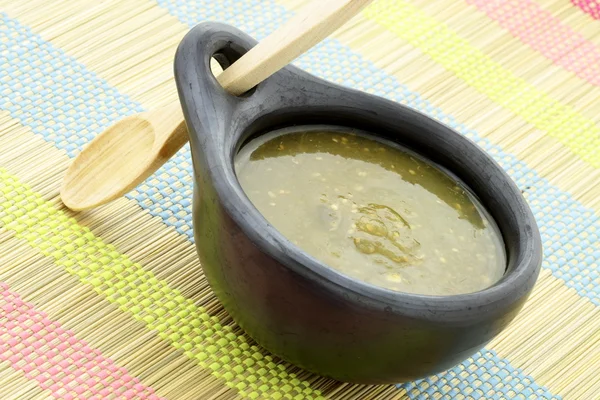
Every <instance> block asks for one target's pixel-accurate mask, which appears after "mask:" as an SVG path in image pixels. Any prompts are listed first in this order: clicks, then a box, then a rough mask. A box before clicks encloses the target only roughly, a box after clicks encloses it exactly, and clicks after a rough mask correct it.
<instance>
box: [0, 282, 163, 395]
mask: <svg viewBox="0 0 600 400" xmlns="http://www.w3.org/2000/svg"><path fill="white" fill-rule="evenodd" d="M0 292H1V293H0V360H3V361H8V362H10V364H11V365H12V367H13V368H14V369H15V370H19V371H22V372H23V373H24V374H25V376H26V377H27V378H28V379H32V380H33V379H35V380H36V381H37V382H38V385H39V386H40V387H41V388H42V389H45V390H49V391H50V392H51V393H52V395H53V396H54V397H55V398H57V399H61V400H63V399H64V400H69V399H98V400H102V399H106V398H109V397H111V398H115V396H119V397H118V398H119V399H134V398H135V399H149V400H158V399H159V397H158V396H157V395H156V394H154V389H152V388H151V387H148V386H145V385H143V384H142V383H140V380H139V379H138V378H136V377H133V376H131V375H129V374H128V373H127V370H126V369H125V368H123V367H119V366H117V365H116V364H115V363H114V362H113V361H112V360H111V359H110V358H107V357H104V356H103V355H102V353H101V352H100V350H97V349H93V348H91V347H89V346H88V344H87V343H86V342H85V341H83V340H79V339H77V338H76V337H75V335H74V334H73V332H71V331H69V330H66V329H64V328H62V327H61V326H60V323H58V322H56V321H52V320H50V319H49V318H48V316H47V315H46V314H45V313H43V312H41V311H38V310H36V309H35V308H34V306H33V304H31V303H27V302H25V301H23V300H22V299H21V298H20V297H19V295H18V294H16V293H14V292H11V291H10V290H9V288H8V285H7V284H5V283H0Z"/></svg>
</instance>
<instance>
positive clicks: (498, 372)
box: [0, 1, 597, 398]
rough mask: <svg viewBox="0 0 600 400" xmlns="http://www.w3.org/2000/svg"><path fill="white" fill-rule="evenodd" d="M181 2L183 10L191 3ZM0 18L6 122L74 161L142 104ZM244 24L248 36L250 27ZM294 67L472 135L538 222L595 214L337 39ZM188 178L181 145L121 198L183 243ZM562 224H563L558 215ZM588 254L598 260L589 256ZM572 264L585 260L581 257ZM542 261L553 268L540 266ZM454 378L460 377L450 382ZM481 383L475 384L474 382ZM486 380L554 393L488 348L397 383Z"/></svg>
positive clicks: (0, 102)
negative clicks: (445, 368) (556, 212)
mask: <svg viewBox="0 0 600 400" xmlns="http://www.w3.org/2000/svg"><path fill="white" fill-rule="evenodd" d="M230 3H231V4H233V2H230ZM255 3H256V4H260V5H261V6H262V7H265V10H269V13H266V11H265V15H267V17H268V18H278V19H279V20H280V21H281V20H284V19H286V18H287V17H289V14H286V13H285V10H283V9H281V8H280V7H277V6H276V5H274V4H272V3H270V2H267V1H264V2H260V3H258V2H255ZM187 4H188V6H189V4H191V3H187ZM207 6H209V5H207ZM210 7H213V6H210ZM236 7H237V5H236ZM263 11H264V10H263ZM237 12H242V13H248V12H250V10H248V9H244V8H242V9H239V8H237ZM245 15H249V14H245ZM255 17H256V18H254V19H252V18H251V19H252V21H253V26H254V27H255V28H254V29H255V30H256V29H264V27H263V25H262V23H261V20H260V18H259V17H258V16H255ZM240 18H241V17H240ZM247 18H248V17H244V19H247ZM261 18H262V14H261ZM265 18H266V17H265ZM0 19H1V24H0V38H1V39H2V40H1V41H0V57H1V58H0V94H1V95H2V97H1V98H0V109H4V110H8V111H9V112H10V114H11V116H12V117H13V118H15V119H17V120H19V121H20V122H21V123H22V124H23V125H26V126H29V127H30V128H31V129H32V130H33V131H34V132H35V133H37V134H40V135H42V136H43V137H44V138H45V139H46V140H47V141H49V142H51V143H53V144H54V145H55V146H56V147H57V148H59V149H64V150H65V151H66V152H67V154H69V156H71V157H72V156H73V155H74V153H75V152H76V151H77V150H78V149H80V148H81V147H82V145H83V144H85V143H87V142H88V141H89V140H90V139H91V138H92V137H93V136H94V135H95V134H96V133H98V132H100V131H101V130H102V129H103V128H104V127H106V126H108V125H110V123H111V122H114V121H115V120H117V119H119V118H121V117H123V116H125V115H129V114H131V113H134V112H137V111H140V110H142V107H141V105H140V104H139V103H137V102H135V101H132V100H131V99H130V98H129V97H127V96H126V95H124V94H121V93H119V92H118V91H117V90H116V89H114V88H112V87H110V86H109V85H108V84H107V83H106V82H105V81H104V80H102V79H100V78H99V77H98V76H97V75H96V74H94V73H93V72H91V71H88V70H87V69H86V68H85V67H84V66H83V65H81V64H79V63H78V62H77V61H76V60H75V59H73V58H72V57H69V56H67V55H66V54H65V53H64V52H63V51H61V50H60V49H57V48H55V47H53V45H52V44H50V43H48V42H45V41H44V40H42V39H41V38H40V37H39V36H37V35H35V34H33V33H32V32H31V31H30V29H29V28H27V27H25V26H23V25H21V24H20V23H19V22H17V21H16V20H13V19H10V18H8V17H7V16H6V15H4V14H0ZM266 23H267V22H266V21H265V24H266ZM245 29H247V30H248V31H251V32H252V30H251V29H249V28H245ZM253 33H254V34H255V35H256V36H257V37H261V36H264V34H265V32H261V33H260V34H257V32H253ZM332 54H336V56H335V58H332V57H333V56H332ZM298 64H299V65H300V66H301V67H304V68H305V69H307V70H312V72H314V73H316V74H318V75H321V76H324V77H326V78H329V79H331V80H334V81H338V82H341V83H344V84H347V85H349V86H353V87H357V88H362V89H367V88H370V89H372V90H373V91H374V92H376V93H378V94H381V95H385V96H387V97H389V98H392V99H395V100H397V101H400V102H403V103H405V104H408V105H410V106H412V107H415V108H418V109H421V110H424V111H426V112H428V113H429V114H430V115H432V116H434V117H436V118H438V119H439V120H441V121H443V122H445V123H446V124H448V125H452V126H454V127H455V128H457V129H459V130H460V131H461V132H463V133H464V134H466V135H467V136H469V137H471V138H473V139H474V140H477V142H478V143H479V144H480V145H482V146H483V147H484V148H486V149H487V150H488V151H490V152H491V153H493V154H494V156H495V157H496V158H497V159H498V160H499V161H500V162H501V163H502V164H503V165H504V167H505V168H507V170H509V172H510V173H511V174H512V176H513V177H515V179H516V180H517V181H518V182H519V184H520V185H521V186H522V187H523V186H531V189H530V192H531V195H530V199H532V201H533V202H532V205H533V207H534V209H535V211H536V215H537V216H538V219H539V220H540V222H541V223H542V224H543V223H544V221H545V219H548V218H552V217H551V216H549V212H550V211H553V208H550V209H549V210H548V209H547V208H548V207H552V204H553V202H554V201H556V202H557V207H556V208H557V209H559V207H560V206H562V205H564V204H567V203H568V204H569V207H564V211H561V212H562V214H563V217H564V216H565V215H566V216H574V217H571V219H569V220H568V224H571V223H573V224H576V221H578V219H577V218H580V219H581V220H582V221H581V223H580V224H577V227H579V226H581V225H583V220H585V221H588V222H589V221H590V220H591V219H594V220H595V218H596V217H595V216H594V215H593V213H592V212H591V211H590V210H586V209H585V208H583V207H582V206H581V205H578V204H577V203H575V202H574V201H573V200H572V199H571V197H570V196H569V195H568V194H566V193H563V192H560V191H558V189H556V188H553V187H551V186H549V185H548V183H547V182H546V181H544V180H542V179H540V178H539V177H538V176H537V175H536V174H535V172H533V171H532V170H529V169H527V168H526V167H525V165H524V164H523V163H521V162H519V161H517V160H516V159H515V158H514V157H513V156H510V155H507V154H504V153H502V152H501V151H500V150H499V148H497V147H495V146H492V145H491V144H489V143H488V142H487V141H486V140H483V139H481V138H479V137H478V136H477V134H476V133H475V132H474V131H470V130H468V129H466V128H465V127H464V126H461V125H458V124H457V123H456V121H454V119H453V118H452V117H450V116H447V115H444V114H443V113H442V112H441V111H440V110H438V109H435V108H433V107H432V106H431V105H429V103H427V102H426V101H425V100H423V99H422V98H421V97H420V96H419V95H418V94H416V93H414V92H410V91H409V90H408V89H407V88H406V87H404V86H403V85H400V84H399V83H398V82H397V81H396V80H395V79H394V78H392V77H390V76H388V75H386V74H385V73H383V72H382V71H380V70H378V69H376V68H375V67H374V66H373V65H372V64H371V63H369V62H368V61H366V60H364V59H362V58H360V56H358V55H356V54H354V53H352V52H351V51H350V50H349V49H347V48H345V47H343V46H341V45H340V44H339V43H337V42H335V41H331V40H329V41H327V42H325V43H324V44H322V45H321V46H319V47H318V48H317V49H315V50H314V51H312V52H311V53H310V54H308V55H306V56H305V57H303V58H302V60H300V61H299V62H298ZM317 67H318V69H317ZM342 67H343V68H345V69H346V68H348V71H350V74H343V75H342V73H341V71H342V69H341V68H342ZM191 176H192V168H191V162H190V155H189V149H188V148H187V147H186V148H184V149H183V150H182V151H180V152H179V153H178V154H177V156H176V157H175V158H173V159H172V160H170V161H169V162H168V163H167V164H165V166H163V167H162V168H161V169H160V170H159V171H158V173H157V174H155V176H153V177H152V178H150V179H149V181H148V182H146V183H145V184H143V185H141V186H140V187H139V188H138V190H137V191H136V192H135V193H133V194H131V195H129V196H128V197H130V198H134V199H136V200H137V201H138V202H139V203H140V205H141V206H142V207H144V208H146V209H148V210H149V211H150V213H151V214H152V215H155V216H159V217H161V218H162V219H163V220H164V222H165V223H166V224H167V225H170V226H174V227H175V228H176V229H177V230H178V231H179V232H180V233H183V234H186V235H188V236H189V238H190V240H193V238H192V236H191V202H190V201H191V198H192V186H191V184H190V180H191ZM567 210H568V211H567ZM577 210H581V211H579V212H578V211H577ZM571 220H572V221H573V222H571ZM563 223H565V226H567V227H568V229H571V226H569V225H568V224H567V222H566V220H564V221H563ZM550 225H551V227H550V228H554V229H558V227H557V226H556V224H550ZM550 228H548V229H550ZM575 228H576V226H573V227H572V230H571V232H573V231H575ZM546 236H547V234H546ZM562 236H565V235H562ZM579 246H580V248H579V250H578V251H579V252H582V251H585V248H586V247H587V246H588V245H584V243H581V244H579ZM555 252H556V251H555ZM592 255H593V254H592ZM593 256H595V257H597V254H596V255H593ZM580 265H581V266H583V263H582V264H580ZM546 267H547V268H549V267H550V268H552V266H551V265H549V264H548V263H546ZM559 268H560V269H561V270H563V271H571V269H570V268H569V267H565V266H562V265H555V266H554V268H553V270H554V269H556V270H559ZM574 281H575V279H574V278H570V279H569V280H568V281H567V283H568V284H572V282H574ZM589 292H590V293H592V292H593V291H591V290H590V291H589ZM586 293H587V292H586ZM593 298H597V297H593ZM462 371H466V372H467V377H466V378H463V377H461V375H460V374H461V372H462ZM486 374H488V375H489V377H487V375H486ZM453 376H457V377H458V378H457V379H454V378H453ZM504 377H508V378H510V379H504ZM495 380H497V383H496V381H495ZM479 381H481V382H483V383H481V384H479V383H478V382H479ZM488 383H489V384H490V385H491V386H492V389H493V390H494V391H495V393H498V394H497V395H494V397H493V398H498V396H500V397H505V396H504V395H500V394H499V393H504V392H503V390H505V389H506V390H507V391H510V390H513V391H514V392H515V393H520V394H523V393H527V391H528V390H532V391H533V393H536V394H539V395H540V396H543V397H546V398H558V397H556V396H554V397H553V396H552V395H551V394H550V393H549V392H548V391H547V390H546V389H544V388H542V387H540V386H538V385H537V384H536V383H535V382H534V381H533V379H532V378H531V377H529V376H527V375H525V374H524V373H523V372H522V371H520V370H518V369H515V368H513V367H511V366H510V364H509V362H508V361H507V360H505V359H502V358H500V357H498V356H497V355H495V354H494V353H492V352H490V351H488V350H484V351H482V352H480V353H479V354H478V355H477V356H475V357H474V358H473V359H470V360H467V361H466V362H465V363H463V364H462V365H461V366H458V367H456V368H454V369H453V370H451V371H449V372H447V373H444V374H441V375H439V376H438V377H436V378H431V379H429V380H423V381H419V382H414V383H411V384H408V385H405V387H406V388H409V389H410V390H409V392H410V393H411V397H412V398H423V397H422V396H426V395H427V393H428V391H430V390H431V389H430V388H431V387H435V388H436V389H435V391H439V392H440V393H441V394H443V393H445V394H446V396H451V393H454V392H453V391H457V390H458V391H461V392H463V388H465V387H466V386H465V385H468V387H469V388H475V387H479V386H481V387H482V388H487V384H488ZM517 385H523V387H525V389H522V390H518V386H517ZM426 386H429V387H430V388H426ZM492 389H490V390H492ZM482 390H483V389H482ZM413 391H414V393H413ZM507 393H509V392H507ZM419 396H421V397H419ZM484 397H487V398H491V397H489V396H484Z"/></svg>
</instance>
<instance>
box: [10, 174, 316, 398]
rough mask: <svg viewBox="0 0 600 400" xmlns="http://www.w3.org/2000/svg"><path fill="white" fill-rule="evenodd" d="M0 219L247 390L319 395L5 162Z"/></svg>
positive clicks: (257, 395)
mask: <svg viewBox="0 0 600 400" xmlns="http://www.w3.org/2000/svg"><path fill="white" fill-rule="evenodd" d="M0 227H3V228H4V229H6V230H9V231H13V232H14V233H15V236H16V237H17V238H19V239H23V240H25V241H27V242H28V243H29V245H30V246H32V247H33V248H36V249H37V250H39V251H40V253H41V254H43V255H45V256H47V257H51V258H52V259H54V262H55V263H56V264H57V265H59V266H61V267H63V268H65V270H66V271H67V272H68V273H70V274H72V275H74V276H77V277H78V278H79V280H80V281H81V282H82V283H84V284H88V285H91V286H92V287H93V288H94V290H95V291H96V292H97V293H98V294H100V295H103V296H104V297H106V299H107V300H109V301H110V302H111V303H114V304H116V305H118V307H119V308H120V309H121V310H122V311H124V312H127V313H129V314H131V315H132V316H133V317H134V318H135V319H136V320H138V321H141V322H143V323H144V324H145V325H146V326H147V328H148V329H151V330H154V331H156V332H158V335H159V336H160V337H161V338H162V339H164V340H166V341H168V342H169V343H170V344H171V345H172V346H173V347H175V348H176V349H180V350H181V351H183V352H184V354H185V355H186V356H187V357H189V358H191V359H194V360H195V361H196V362H197V363H198V364H199V365H200V366H201V367H203V368H207V369H209V370H210V371H211V373H212V374H213V375H214V376H216V377H219V378H221V379H223V380H225V382H226V384H227V386H228V387H231V388H235V389H237V390H238V392H239V393H240V394H241V395H242V396H244V397H247V398H250V399H256V398H263V396H265V395H269V396H270V397H271V398H274V399H278V398H283V397H284V396H285V395H286V394H291V395H293V396H296V395H301V394H302V395H304V398H307V399H322V398H323V397H322V396H321V393H320V391H318V390H314V389H312V388H311V387H310V385H309V383H308V382H305V381H300V380H299V379H297V377H296V375H295V374H293V373H288V372H287V371H286V365H281V364H279V365H277V364H275V362H274V360H273V358H272V357H271V356H270V355H269V354H268V353H267V352H266V351H265V350H263V349H261V348H259V347H258V346H255V345H250V344H249V343H248V340H247V339H246V337H245V336H242V335H238V334H236V333H234V328H233V327H232V326H229V325H222V324H221V323H220V320H219V318H217V317H215V316H211V315H209V314H208V313H207V311H206V310H205V309H204V308H203V307H197V306H196V305H195V304H194V302H193V301H192V300H190V299H188V298H185V297H184V296H182V294H181V293H180V292H179V291H178V290H177V289H173V288H171V287H169V285H168V284H167V283H166V282H165V281H163V280H160V279H158V278H157V277H156V276H155V275H154V274H153V273H152V272H150V271H147V270H145V269H144V268H143V267H142V266H141V265H140V264H139V263H135V262H133V261H132V260H130V259H129V257H127V256H126V255H124V254H121V253H119V252H118V251H117V249H116V248H115V247H114V246H113V245H111V244H107V243H104V242H103V241H102V240H101V239H100V238H98V237H96V236H95V235H94V234H93V233H92V232H91V231H90V229H89V228H87V227H84V226H81V225H79V224H78V223H77V221H75V220H74V219H73V218H70V217H69V216H68V215H67V214H66V213H64V212H63V211H61V210H59V209H57V208H56V207H55V206H53V205H52V204H51V203H50V202H48V201H46V200H44V199H43V198H42V197H41V195H39V194H38V193H35V192H34V191H33V190H32V189H31V188H30V187H29V186H27V185H25V184H23V183H21V182H19V180H18V179H17V178H16V177H15V176H12V175H11V174H9V173H8V172H7V171H6V170H5V169H3V168H0Z"/></svg>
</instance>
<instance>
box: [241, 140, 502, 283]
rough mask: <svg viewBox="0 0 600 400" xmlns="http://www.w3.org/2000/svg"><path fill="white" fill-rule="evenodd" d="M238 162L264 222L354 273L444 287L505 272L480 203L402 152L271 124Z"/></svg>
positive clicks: (494, 229)
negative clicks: (271, 130)
mask: <svg viewBox="0 0 600 400" xmlns="http://www.w3.org/2000/svg"><path fill="white" fill-rule="evenodd" d="M235 169H236V174H237V176H238V179H239V182H240V184H241V186H242V188H243V189H244V191H245V193H246V195H247V196H248V198H249V199H250V201H251V202H252V203H253V204H254V205H255V207H256V208H257V209H258V210H259V211H260V212H261V213H262V214H263V216H264V217H265V218H266V219H267V221H268V222H269V223H270V224H271V225H273V226H274V227H275V228H276V229H277V230H279V231H280V232H281V233H282V234H283V235H284V236H286V237H287V238H288V239H289V240H290V241H291V242H292V243H294V244H295V245H296V246H298V247H299V248H300V249H302V250H304V251H305V252H307V253H308V254H310V255H312V256H313V257H315V258H316V259H318V260H320V261H322V262H323V263H325V264H327V265H328V266H330V267H332V268H334V269H336V270H338V271H340V272H342V273H344V274H347V275H349V276H352V277H354V278H356V279H359V280H362V281H364V282H367V283H370V284H373V285H377V286H381V287H384V288H387V289H391V290H396V291H402V292H410V293H419V294H430V295H451V294H459V293H470V292H476V291H478V290H482V289H484V288H486V287H489V286H491V285H492V284H493V283H495V282H496V281H498V280H499V279H500V278H501V277H502V275H503V274H504V271H505V267H506V257H505V254H504V245H503V242H502V239H501V236H500V233H499V230H498V228H497V227H496V225H495V223H494V221H493V220H492V219H491V217H490V216H488V214H487V212H486V211H485V210H484V208H483V206H482V205H481V204H480V203H479V201H478V200H477V199H476V198H475V196H473V195H472V194H471V193H470V192H469V191H468V189H467V188H466V187H465V186H464V185H463V184H462V183H461V182H459V181H457V180H455V179H454V178H452V177H450V176H449V175H448V174H446V173H445V172H443V171H442V170H441V169H439V168H437V167H436V166H434V165H432V164H431V163H429V162H428V161H426V160H425V159H423V158H421V157H420V156H418V155H416V154H414V153H412V152H409V151H408V150H404V149H401V148H398V147H396V146H388V145H386V144H384V143H382V142H379V141H376V140H373V139H370V138H368V137H366V136H362V135H358V134H352V133H342V132H334V131H309V132H292V133H284V134H281V133H277V132H274V133H271V134H267V135H263V136H260V137H258V138H256V139H253V140H252V141H250V142H249V143H247V144H246V145H245V146H243V147H242V149H241V150H240V152H239V154H238V155H237V157H236V160H235Z"/></svg>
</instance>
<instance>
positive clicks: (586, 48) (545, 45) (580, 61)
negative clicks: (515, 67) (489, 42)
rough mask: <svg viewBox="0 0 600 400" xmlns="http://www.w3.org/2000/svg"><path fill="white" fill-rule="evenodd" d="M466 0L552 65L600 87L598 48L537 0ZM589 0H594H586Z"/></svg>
mask: <svg viewBox="0 0 600 400" xmlns="http://www.w3.org/2000/svg"><path fill="white" fill-rule="evenodd" d="M466 1H467V3H469V4H472V5H474V6H476V7H477V8H478V9H479V10H481V11H483V12H485V13H486V14H487V15H488V16H489V17H490V18H492V19H494V20H496V21H498V23H499V24H500V25H501V26H502V27H503V28H504V29H506V30H508V31H510V33H512V34H513V36H515V37H517V38H519V39H520V40H521V41H522V42H523V43H526V44H528V45H529V46H531V47H532V48H533V49H534V50H536V51H538V52H540V53H541V54H542V55H544V57H546V58H548V59H550V60H552V61H553V62H554V63H555V64H557V65H559V66H561V67H563V68H564V69H566V70H568V71H571V72H573V73H575V74H576V75H577V76H579V77H580V78H581V79H584V80H586V81H588V82H589V83H591V84H593V85H596V86H600V49H599V48H598V47H596V46H595V45H594V44H593V43H591V42H589V41H587V40H586V39H585V38H584V37H583V36H582V35H581V34H580V33H578V32H575V31H574V30H573V29H571V28H570V27H568V26H566V25H565V24H563V23H561V21H560V20H559V19H557V18H555V17H553V16H552V14H550V13H549V12H548V11H546V10H544V9H543V8H541V7H540V6H539V5H538V4H537V3H535V2H533V1H531V0H466ZM573 1H576V0H573ZM578 2H583V1H581V0H579V1H578ZM592 2H594V0H589V1H588V3H592Z"/></svg>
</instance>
